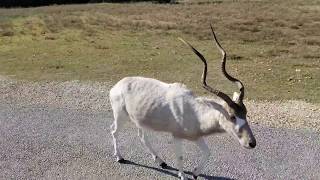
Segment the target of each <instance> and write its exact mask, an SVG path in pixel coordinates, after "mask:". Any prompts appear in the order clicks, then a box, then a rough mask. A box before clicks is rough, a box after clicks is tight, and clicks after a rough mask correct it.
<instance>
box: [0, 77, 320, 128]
mask: <svg viewBox="0 0 320 180" xmlns="http://www.w3.org/2000/svg"><path fill="white" fill-rule="evenodd" d="M111 87H112V84H111V83H109V82H103V83H98V82H80V81H67V82H24V81H16V80H13V79H10V78H7V77H4V76H0V100H2V101H3V102H7V103H13V104H19V105H21V106H27V105H42V106H51V107H57V108H69V109H80V110H81V109H82V110H93V111H109V112H110V111H111V108H110V104H109V100H108V92H109V89H110V88H111ZM245 103H246V105H247V108H248V112H249V114H248V115H249V121H250V122H251V123H252V124H260V125H264V126H268V127H277V128H290V129H309V130H313V131H317V132H320V105H319V104H311V103H307V102H304V101H284V102H282V101H276V102H268V101H262V102H261V101H259V102H257V101H246V102H245Z"/></svg>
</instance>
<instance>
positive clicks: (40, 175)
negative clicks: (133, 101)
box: [0, 102, 320, 180]
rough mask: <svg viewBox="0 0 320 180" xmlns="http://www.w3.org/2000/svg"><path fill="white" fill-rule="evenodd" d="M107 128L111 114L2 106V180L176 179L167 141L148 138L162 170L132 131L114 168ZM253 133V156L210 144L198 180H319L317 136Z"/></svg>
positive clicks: (224, 142) (225, 139) (213, 140)
mask: <svg viewBox="0 0 320 180" xmlns="http://www.w3.org/2000/svg"><path fill="white" fill-rule="evenodd" d="M111 122H112V114H111V113H110V112H97V111H84V110H71V109H64V108H61V109H59V108H52V107H41V106H26V107H23V106H17V105H13V104H11V105H10V104H5V103H3V102H2V103H1V102H0V135H1V136H0V179H111V180H113V179H178V178H177V171H176V169H175V168H174V154H173V150H172V149H173V148H172V140H171V137H170V135H168V134H160V133H150V135H151V136H150V139H151V142H152V144H153V145H154V147H155V149H156V150H157V151H158V152H159V155H160V156H161V157H162V158H163V159H164V160H165V161H166V162H167V164H168V165H169V166H171V167H169V169H161V168H159V167H158V166H157V164H155V163H154V162H153V161H152V159H151V155H149V154H148V152H147V150H146V149H145V148H144V146H143V145H142V143H141V142H140V141H139V139H138V136H137V129H136V128H134V126H133V125H132V124H131V123H127V124H126V125H125V127H124V129H123V130H122V131H121V132H122V133H121V134H122V135H121V142H120V144H121V150H122V154H123V155H124V158H126V159H127V160H128V162H127V164H119V163H117V162H115V161H114V158H113V156H112V154H113V147H112V146H113V145H112V140H111V135H110V133H109V125H110V124H111ZM252 129H253V131H254V133H255V135H256V139H257V147H256V148H255V149H254V150H248V149H244V148H242V147H240V145H239V143H238V142H236V141H235V140H234V139H233V138H231V137H229V136H228V135H217V136H210V137H208V138H207V142H208V144H209V146H210V148H211V152H212V156H211V157H210V159H209V162H208V164H207V166H206V168H205V169H204V171H203V174H202V175H201V177H199V179H320V135H319V134H317V133H315V132H312V131H307V130H301V131H293V130H287V129H273V128H268V127H262V126H259V125H252ZM184 144H185V148H184V150H185V170H186V171H191V170H192V169H193V167H194V166H195V165H196V163H197V162H198V160H199V159H200V158H199V154H198V153H199V150H198V148H197V147H196V146H195V145H193V144H192V143H190V142H188V141H186V142H185V143H184ZM189 176H190V175H189ZM190 178H191V176H190Z"/></svg>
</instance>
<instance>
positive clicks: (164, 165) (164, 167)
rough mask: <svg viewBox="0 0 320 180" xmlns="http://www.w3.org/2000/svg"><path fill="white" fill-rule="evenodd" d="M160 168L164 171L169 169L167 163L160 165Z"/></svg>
mask: <svg viewBox="0 0 320 180" xmlns="http://www.w3.org/2000/svg"><path fill="white" fill-rule="evenodd" d="M160 166H161V168H162V169H167V168H168V165H167V163H165V162H162V163H161V164H160Z"/></svg>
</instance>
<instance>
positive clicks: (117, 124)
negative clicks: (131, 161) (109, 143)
mask: <svg viewBox="0 0 320 180" xmlns="http://www.w3.org/2000/svg"><path fill="white" fill-rule="evenodd" d="M112 109H113V116H114V122H113V123H112V125H111V126H110V129H111V135H112V140H113V147H114V156H115V157H116V160H117V162H119V163H124V162H125V160H124V159H123V157H122V156H121V153H120V151H119V141H118V137H119V130H120V129H121V127H122V124H123V121H124V120H125V119H126V118H127V112H126V111H124V110H123V108H117V107H112Z"/></svg>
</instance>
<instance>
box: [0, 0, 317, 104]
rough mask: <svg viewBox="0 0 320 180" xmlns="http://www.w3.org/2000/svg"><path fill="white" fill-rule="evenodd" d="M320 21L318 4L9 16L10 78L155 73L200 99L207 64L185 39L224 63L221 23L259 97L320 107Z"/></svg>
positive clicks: (5, 29)
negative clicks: (215, 43) (218, 45)
mask: <svg viewBox="0 0 320 180" xmlns="http://www.w3.org/2000/svg"><path fill="white" fill-rule="evenodd" d="M319 13H320V2H319V1H315V0H306V1H302V0H293V1H291V0H283V1H280V2H279V1H263V0H261V1H241V0H239V1H227V0H224V1H188V2H185V3H180V4H176V5H160V4H151V3H137V4H96V5H92V4H91V5H71V6H51V7H43V8H30V9H0V53H1V57H0V61H1V62H2V65H1V67H0V72H1V73H2V74H7V75H14V76H16V77H17V78H22V79H31V80H70V79H81V80H98V81H104V80H111V81H113V82H114V81H116V80H118V79H120V78H121V77H123V76H127V75H145V76H151V77H156V78H159V79H162V80H166V81H183V82H184V83H186V84H187V85H188V86H191V87H192V88H194V89H195V90H196V91H200V89H199V87H198V82H197V80H198V79H199V73H200V69H201V66H200V64H199V63H197V61H196V60H195V59H196V57H195V56H193V55H192V53H191V52H190V51H189V50H188V49H186V48H185V47H184V46H183V45H181V43H179V42H177V40H176V38H177V37H178V36H181V37H183V38H184V39H187V40H189V41H190V42H192V43H193V44H194V45H195V46H196V47H198V48H199V50H201V51H202V52H203V53H204V54H205V55H206V56H207V57H208V59H217V58H219V54H218V52H217V51H216V50H215V49H213V47H212V42H211V35H210V29H209V23H212V24H213V25H214V27H215V29H216V32H217V33H218V36H219V39H221V41H222V44H223V46H224V47H225V49H227V51H228V53H229V57H230V58H229V59H230V61H229V69H230V72H231V73H232V74H234V75H237V76H238V77H240V78H241V79H242V80H243V81H244V82H245V84H246V85H247V87H248V88H247V89H248V93H247V94H248V97H249V98H252V99H268V100H274V99H277V100H278V99H303V100H307V101H312V102H320V83H319V79H320V67H319V64H320V58H319V57H320V51H319V46H320V39H319V36H320V31H319V29H320V16H319ZM210 63H211V64H210V65H211V66H210V69H211V74H210V78H211V79H210V81H211V82H216V84H218V85H217V86H218V87H219V88H226V89H227V90H228V91H230V90H231V88H234V87H233V86H231V85H229V83H227V82H226V81H225V80H224V79H223V78H222V77H221V76H220V73H219V72H218V71H219V64H218V61H217V60H215V61H211V62H210ZM215 71H217V72H215ZM275 91H276V92H277V93H275Z"/></svg>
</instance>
